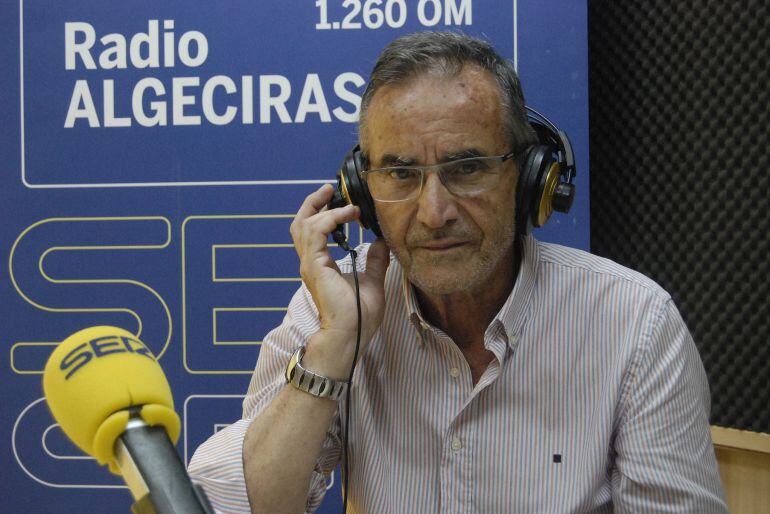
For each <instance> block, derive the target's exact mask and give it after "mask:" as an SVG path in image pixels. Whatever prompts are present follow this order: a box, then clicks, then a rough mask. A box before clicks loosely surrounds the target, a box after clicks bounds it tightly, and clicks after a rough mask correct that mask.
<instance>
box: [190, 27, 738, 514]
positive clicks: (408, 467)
mask: <svg viewBox="0 0 770 514" xmlns="http://www.w3.org/2000/svg"><path fill="white" fill-rule="evenodd" d="M536 141H537V139H536V136H535V133H534V132H533V131H532V129H531V127H530V125H529V123H528V121H527V118H526V114H525V108H524V99H523V95H522V93H521V90H520V87H519V81H518V78H517V76H516V73H515V71H514V70H513V68H512V66H511V65H510V64H509V63H508V62H507V61H506V60H504V59H502V58H501V57H500V56H499V55H497V53H496V52H495V51H494V50H493V49H492V48H491V47H490V46H489V45H488V44H486V43H484V42H482V41H478V40H475V39H472V38H470V37H467V36H463V35H459V34H454V33H420V34H414V35H411V36H406V37H403V38H400V39H398V40H396V41H395V42H393V43H391V44H390V45H389V46H388V47H387V48H386V49H385V50H384V52H383V54H382V55H381V56H380V59H379V61H378V62H377V64H376V66H375V68H374V71H373V73H372V77H371V80H370V83H369V85H368V87H367V90H366V92H365V94H364V96H363V99H362V105H361V127H360V144H361V152H362V155H363V156H364V162H365V167H366V169H365V170H364V171H363V172H362V173H361V174H360V175H361V177H362V178H363V180H365V181H366V182H367V183H368V184H369V186H370V190H371V195H372V197H373V198H374V206H375V210H376V219H377V221H378V222H379V225H380V227H381V230H382V234H383V238H378V240H377V241H375V242H374V243H372V244H371V245H363V246H362V247H360V248H359V249H358V255H359V257H360V260H359V266H358V269H359V278H360V298H361V315H362V320H361V321H362V335H361V340H360V343H361V348H360V353H359V361H358V363H357V368H356V373H355V376H354V379H353V383H352V384H351V395H352V397H351V404H350V405H348V404H347V403H346V402H345V401H340V400H339V399H337V396H339V395H338V394H337V393H338V392H339V391H341V390H342V389H343V388H344V387H345V386H346V384H344V382H345V381H346V380H347V377H348V373H349V371H350V368H351V366H352V364H353V359H354V354H355V346H356V335H357V321H358V317H357V316H358V314H357V309H356V291H355V287H354V286H353V283H352V280H351V278H350V273H351V271H352V269H351V262H350V259H346V260H343V261H340V262H339V263H335V262H334V261H333V259H332V258H331V257H330V256H329V253H328V250H327V238H328V235H329V234H330V233H331V232H332V231H333V230H334V229H335V227H336V226H337V225H338V224H341V223H347V222H351V221H354V220H356V219H357V218H358V217H359V215H360V212H361V211H360V209H359V207H357V206H354V205H348V206H345V207H341V208H333V209H328V208H326V205H327V203H328V202H329V201H330V199H331V198H332V193H333V188H332V187H330V186H328V185H327V186H324V187H322V188H320V189H319V190H318V191H316V192H314V193H313V194H311V195H310V196H308V197H307V199H306V200H305V202H304V203H303V204H302V206H301V208H300V209H299V211H298V212H297V216H296V218H295V220H294V222H293V223H292V227H291V233H292V236H293V239H294V244H295V247H296V250H297V253H298V255H299V257H300V261H301V266H300V273H301V275H302V279H303V285H302V287H301V288H300V290H299V291H298V292H297V293H296V294H295V296H294V298H293V299H292V301H291V304H290V305H289V309H288V312H287V315H286V318H285V319H284V321H283V323H282V324H281V325H280V326H279V327H277V328H276V329H275V330H273V331H272V332H271V333H270V334H269V335H268V336H266V338H265V340H264V342H263V344H262V349H261V352H260V355H259V360H258V362H257V366H256V370H255V372H254V375H253V377H252V381H251V385H250V387H249V390H248V395H247V397H246V400H245V401H244V411H243V419H242V420H240V421H238V422H236V423H234V424H233V425H232V426H230V427H229V428H227V429H226V430H223V431H221V432H219V433H217V434H216V435H215V436H213V437H212V438H211V439H210V440H209V441H207V442H206V443H204V444H203V445H202V446H201V447H200V448H199V450H198V451H197V452H196V454H195V456H194V458H193V460H192V462H191V465H190V472H191V474H192V476H193V479H194V480H196V481H198V482H199V483H201V484H203V486H204V487H205V488H206V490H207V492H208V494H209V496H210V498H211V500H212V503H213V504H214V505H216V506H217V508H218V509H219V510H221V511H223V512H249V511H251V512H269V513H278V512H294V513H299V512H305V511H313V510H315V509H316V508H317V507H318V505H319V504H320V502H321V499H322V497H323V495H324V492H325V477H326V476H328V474H329V473H330V472H331V470H332V469H333V468H334V466H335V465H336V464H337V463H338V461H339V459H340V455H341V451H342V450H341V448H342V441H341V437H342V432H341V428H340V427H341V422H340V420H341V419H343V420H344V414H345V413H346V410H347V409H350V425H349V433H350V435H349V446H350V458H349V474H348V479H349V490H348V491H347V494H348V501H349V503H350V506H351V507H352V509H351V510H352V511H353V512H359V513H363V512H368V513H376V514H385V513H393V514H403V513H437V512H445V513H450V512H451V513H455V512H456V513H498V512H499V513H508V512H517V513H524V512H531V513H559V512H565V513H567V512H613V511H614V512H629V513H631V512H633V513H641V512H691V513H699V514H703V513H712V512H726V507H725V503H724V500H723V493H722V491H721V484H720V479H719V474H718V471H717V466H716V461H715V457H714V451H713V448H712V445H711V440H710V436H709V427H708V411H709V392H708V385H707V383H706V378H705V374H704V371H703V366H702V364H701V362H700V358H699V356H698V352H697V350H696V348H695V346H694V344H693V341H692V339H691V337H690V335H689V333H688V331H687V328H686V327H685V325H684V323H683V321H682V319H681V317H680V315H679V313H678V311H677V309H676V307H675V306H674V304H673V302H672V300H671V298H670V296H669V295H668V294H667V293H666V292H665V291H663V290H662V289H661V288H660V287H659V286H657V285H656V284H655V283H654V282H652V281H650V280H649V279H647V278H645V277H644V276H641V275H639V274H637V273H635V272H633V271H630V270H628V269H625V268H622V267H621V266H618V265H616V264H614V263H612V262H609V261H607V260H605V259H600V258H597V257H594V256H591V255H589V254H587V253H585V252H581V251H577V250H573V249H568V248H563V247H559V246H556V245H551V244H544V243H541V242H538V241H536V240H535V239H534V238H532V237H531V236H528V235H524V234H523V233H522V232H525V231H523V230H518V231H517V215H516V209H517V205H516V204H517V202H516V198H517V195H516V193H517V187H520V180H519V175H520V173H519V171H520V168H521V166H522V162H521V156H522V155H523V154H524V153H525V151H526V149H527V148H529V147H531V146H532V145H533V144H534V143H536ZM460 159H467V160H466V161H462V162H460V163H458V161H459V160H460ZM464 175H472V176H473V177H474V180H473V181H469V180H467V179H464V178H463V176H464ZM469 182H472V183H473V184H474V185H473V187H470V186H468V183H469ZM388 187H390V189H388ZM519 228H521V227H519ZM364 263H365V264H364ZM300 347H301V348H302V349H303V350H302V351H299V352H295V350H297V349H298V348H300ZM303 352H304V353H303ZM293 355H294V357H293V358H292V356H293ZM298 365H299V368H297V369H301V370H303V373H304V370H307V371H308V372H310V373H311V375H308V376H315V377H316V380H317V381H318V382H317V383H323V384H324V387H327V386H328V387H330V388H331V387H334V388H335V389H334V392H335V394H333V395H332V397H331V398H330V397H329V396H328V391H327V395H323V394H319V391H318V387H316V388H315V389H313V388H312V387H311V388H310V389H308V387H304V388H300V387H297V385H296V384H295V383H294V382H291V383H288V384H287V380H286V378H284V372H285V370H286V368H287V366H289V367H290V371H291V373H294V372H295V371H296V370H295V368H296V367H297V366H298ZM316 385H317V384H316ZM332 398H334V399H332ZM342 400H344V398H342ZM340 413H342V415H341V414H340Z"/></svg>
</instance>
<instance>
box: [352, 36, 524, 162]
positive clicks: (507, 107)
mask: <svg viewBox="0 0 770 514" xmlns="http://www.w3.org/2000/svg"><path fill="white" fill-rule="evenodd" d="M466 63H470V64H474V65H476V66H479V67H480V68H482V69H484V70H487V71H489V72H490V73H491V74H492V75H493V76H494V78H495V80H496V81H497V85H498V86H499V87H500V98H501V104H502V105H501V107H502V109H501V111H502V112H501V114H502V116H503V124H504V126H506V127H507V130H508V134H509V137H510V142H511V145H512V147H511V148H512V150H514V151H515V152H517V153H519V152H522V151H523V150H525V149H526V148H527V147H529V146H531V145H533V144H536V143H537V135H536V134H535V131H534V130H533V129H532V127H531V126H530V124H529V122H527V114H526V109H525V108H524V105H525V104H524V94H523V93H522V91H521V84H520V83H519V77H518V75H517V74H516V70H514V68H513V65H512V64H511V63H510V62H509V61H508V60H506V59H503V58H502V57H501V56H500V55H499V54H498V53H497V52H496V51H495V49H494V48H492V45H490V44H489V43H487V42H486V41H482V40H480V39H476V38H473V37H470V36H467V35H465V34H460V33H457V32H417V33H414V34H409V35H407V36H402V37H400V38H398V39H396V40H395V41H393V42H392V43H390V44H389V45H388V46H387V47H385V49H384V50H383V51H382V53H381V54H380V57H379V58H378V59H377V63H376V64H375V65H374V69H373V70H372V75H371V78H370V79H369V83H368V84H367V85H366V90H365V91H364V94H363V96H362V97H361V114H360V119H359V140H360V141H361V145H362V147H363V146H365V141H364V137H365V134H366V117H367V113H368V110H369V105H370V104H371V102H372V98H373V97H374V94H375V93H376V92H377V90H379V89H380V88H381V87H383V86H386V85H389V84H397V83H403V82H406V81H408V80H410V79H413V78H415V77H418V76H422V75H426V74H429V73H436V74H441V75H445V76H455V75H457V74H459V73H460V72H461V71H462V68H463V65H465V64H466Z"/></svg>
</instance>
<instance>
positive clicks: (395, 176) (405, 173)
mask: <svg viewBox="0 0 770 514" xmlns="http://www.w3.org/2000/svg"><path fill="white" fill-rule="evenodd" d="M416 177H417V171H416V170H410V169H408V168H393V169H391V170H390V171H389V172H388V178H389V179H392V180H399V181H401V180H412V179H414V178H416Z"/></svg>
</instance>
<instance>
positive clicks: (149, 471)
mask: <svg viewBox="0 0 770 514" xmlns="http://www.w3.org/2000/svg"><path fill="white" fill-rule="evenodd" d="M115 460H116V462H117V465H118V467H119V468H120V472H121V474H122V475H123V478H124V479H125V482H126V484H127V485H128V489H129V490H130V491H131V495H132V496H133V497H134V499H135V500H136V502H135V503H134V504H133V505H132V506H131V512H133V513H134V514H214V509H213V508H212V507H211V504H210V503H209V501H208V498H207V497H206V493H204V492H203V489H202V488H200V487H199V486H197V485H195V484H193V483H192V481H191V480H190V477H189V475H188V474H187V470H186V469H185V467H184V465H182V461H181V460H180V459H179V456H178V455H177V453H176V450H175V449H174V446H173V445H172V444H171V441H170V440H169V438H168V435H167V434H166V430H165V428H163V427H160V426H155V427H151V426H149V425H148V424H147V423H145V422H144V421H143V420H142V418H140V417H139V416H137V415H135V414H134V415H132V417H131V418H130V419H129V421H128V424H127V425H126V431H125V432H124V433H123V434H122V435H121V436H120V437H119V438H118V439H117V440H116V441H115Z"/></svg>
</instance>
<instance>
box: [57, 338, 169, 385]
mask: <svg viewBox="0 0 770 514" xmlns="http://www.w3.org/2000/svg"><path fill="white" fill-rule="evenodd" d="M115 353H134V354H137V355H144V356H145V357H147V358H148V359H151V360H153V361H155V356H153V354H152V352H150V350H149V349H148V348H147V347H146V346H144V344H142V342H141V341H139V340H138V339H132V338H130V337H125V336H112V335H110V336H103V337H97V338H95V339H92V340H90V341H88V342H87V343H81V344H79V345H78V346H76V347H75V348H74V349H73V350H72V351H70V352H69V353H68V354H67V355H65V356H64V358H63V359H62V360H61V364H60V365H59V367H60V369H61V370H62V371H67V370H69V372H68V373H67V375H66V376H65V377H64V379H65V380H69V379H70V377H71V376H72V375H74V374H75V373H76V372H77V371H78V370H79V369H81V368H82V367H83V366H85V365H86V364H88V363H89V362H91V360H93V359H98V358H101V357H104V356H106V355H112V354H115Z"/></svg>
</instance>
